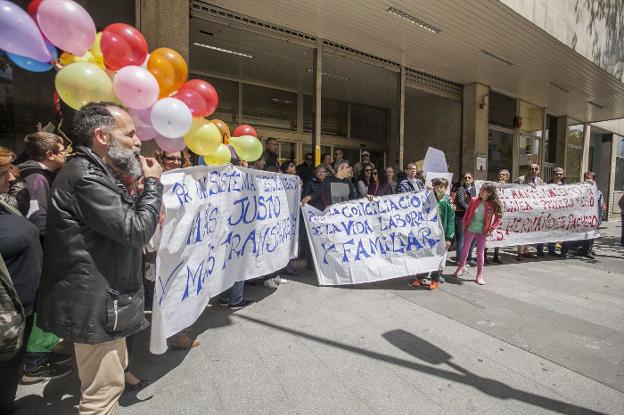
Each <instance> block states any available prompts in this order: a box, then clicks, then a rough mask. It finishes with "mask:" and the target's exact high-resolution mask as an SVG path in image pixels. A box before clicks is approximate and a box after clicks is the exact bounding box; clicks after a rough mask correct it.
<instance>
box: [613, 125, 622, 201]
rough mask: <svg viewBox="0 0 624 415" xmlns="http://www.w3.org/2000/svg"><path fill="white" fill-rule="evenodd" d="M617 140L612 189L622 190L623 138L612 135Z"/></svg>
mask: <svg viewBox="0 0 624 415" xmlns="http://www.w3.org/2000/svg"><path fill="white" fill-rule="evenodd" d="M614 138H615V139H616V140H619V141H618V144H617V150H616V151H617V154H616V158H615V183H614V190H615V191H621V190H624V138H622V137H618V136H614Z"/></svg>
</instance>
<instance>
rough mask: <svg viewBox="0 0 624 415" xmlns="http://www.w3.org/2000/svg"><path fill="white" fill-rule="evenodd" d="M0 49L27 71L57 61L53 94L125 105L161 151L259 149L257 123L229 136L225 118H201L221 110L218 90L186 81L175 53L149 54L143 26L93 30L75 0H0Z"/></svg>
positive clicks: (218, 159) (209, 160)
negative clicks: (20, 0)
mask: <svg viewBox="0 0 624 415" xmlns="http://www.w3.org/2000/svg"><path fill="white" fill-rule="evenodd" d="M57 48H58V49H60V50H61V51H62V53H61V54H60V55H59V51H58V50H57ZM0 49H3V50H4V51H5V52H6V53H7V55H8V57H9V59H11V61H12V62H13V63H15V64H16V65H17V66H19V67H20V68H23V69H25V70H28V71H32V72H45V71H48V70H50V69H52V68H53V67H56V68H57V70H58V72H57V74H56V78H55V81H54V83H55V87H56V93H57V94H58V97H59V98H60V99H61V100H62V101H63V102H65V103H66V104H67V105H68V106H70V107H71V108H74V109H76V110H78V109H80V108H81V107H82V106H83V105H85V104H87V103H89V102H98V101H112V102H119V103H121V104H123V105H125V106H126V107H128V108H129V111H130V115H131V116H132V118H133V120H134V123H135V126H136V134H137V136H138V137H139V139H141V140H142V141H147V140H152V139H154V140H155V142H156V144H157V145H158V146H159V147H160V148H161V149H163V150H164V151H167V152H175V151H180V150H182V149H183V148H185V147H188V148H189V149H191V151H193V152H194V153H196V154H198V155H201V156H203V157H204V161H205V162H206V164H223V163H227V162H229V161H230V160H231V159H232V158H238V159H241V160H246V161H254V160H257V159H258V158H260V156H261V155H262V144H261V143H260V141H259V140H258V138H257V134H256V131H255V130H254V129H253V128H252V127H250V126H248V125H241V126H238V127H237V128H236V129H235V130H234V134H233V135H231V134H230V130H229V128H228V126H227V124H225V123H224V122H223V121H220V120H208V119H205V118H204V117H208V116H210V115H212V114H213V113H214V112H215V110H216V109H217V106H218V104H219V97H218V94H217V91H216V90H215V88H214V87H213V86H212V85H211V84H210V83H208V82H206V81H203V80H201V79H191V80H188V67H187V64H186V61H185V60H184V58H183V57H182V56H181V55H180V54H179V53H178V52H176V51H175V50H173V49H169V48H158V49H155V50H153V51H152V52H151V53H149V52H148V51H149V49H148V46H147V42H146V41H145V38H144V37H143V35H142V34H141V32H140V31H139V30H137V29H136V28H134V27H132V26H129V25H127V24H124V23H113V24H111V25H108V26H107V27H106V28H105V29H104V30H102V31H101V32H99V33H96V29H95V24H94V23H93V19H92V18H91V16H90V15H89V13H88V12H87V11H86V10H85V9H84V8H83V7H82V6H80V5H79V4H78V3H76V2H75V1H73V0H32V1H31V2H30V4H29V5H28V7H27V11H24V10H23V9H21V8H20V7H19V6H17V5H15V4H14V3H12V2H10V1H7V0H0Z"/></svg>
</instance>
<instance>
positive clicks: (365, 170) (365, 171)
mask: <svg viewBox="0 0 624 415" xmlns="http://www.w3.org/2000/svg"><path fill="white" fill-rule="evenodd" d="M370 172H372V170H371V169H364V173H370Z"/></svg>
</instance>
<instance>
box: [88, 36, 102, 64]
mask: <svg viewBox="0 0 624 415" xmlns="http://www.w3.org/2000/svg"><path fill="white" fill-rule="evenodd" d="M101 43H102V32H98V33H97V35H95V40H94V41H93V44H92V45H91V49H89V52H91V55H92V56H93V62H92V63H95V64H96V65H97V66H101V67H102V68H105V67H106V65H104V55H103V54H102V47H101Z"/></svg>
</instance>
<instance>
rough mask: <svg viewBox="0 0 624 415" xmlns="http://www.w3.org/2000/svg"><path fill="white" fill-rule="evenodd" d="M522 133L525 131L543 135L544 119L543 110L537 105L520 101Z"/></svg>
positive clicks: (520, 128) (520, 126) (520, 127)
mask: <svg viewBox="0 0 624 415" xmlns="http://www.w3.org/2000/svg"><path fill="white" fill-rule="evenodd" d="M519 116H520V125H519V126H518V128H519V130H520V131H524V132H527V133H530V134H533V135H538V134H539V135H541V131H542V129H543V128H544V117H543V112H542V108H541V107H538V106H537V105H533V104H529V103H527V102H523V101H520V109H519Z"/></svg>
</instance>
